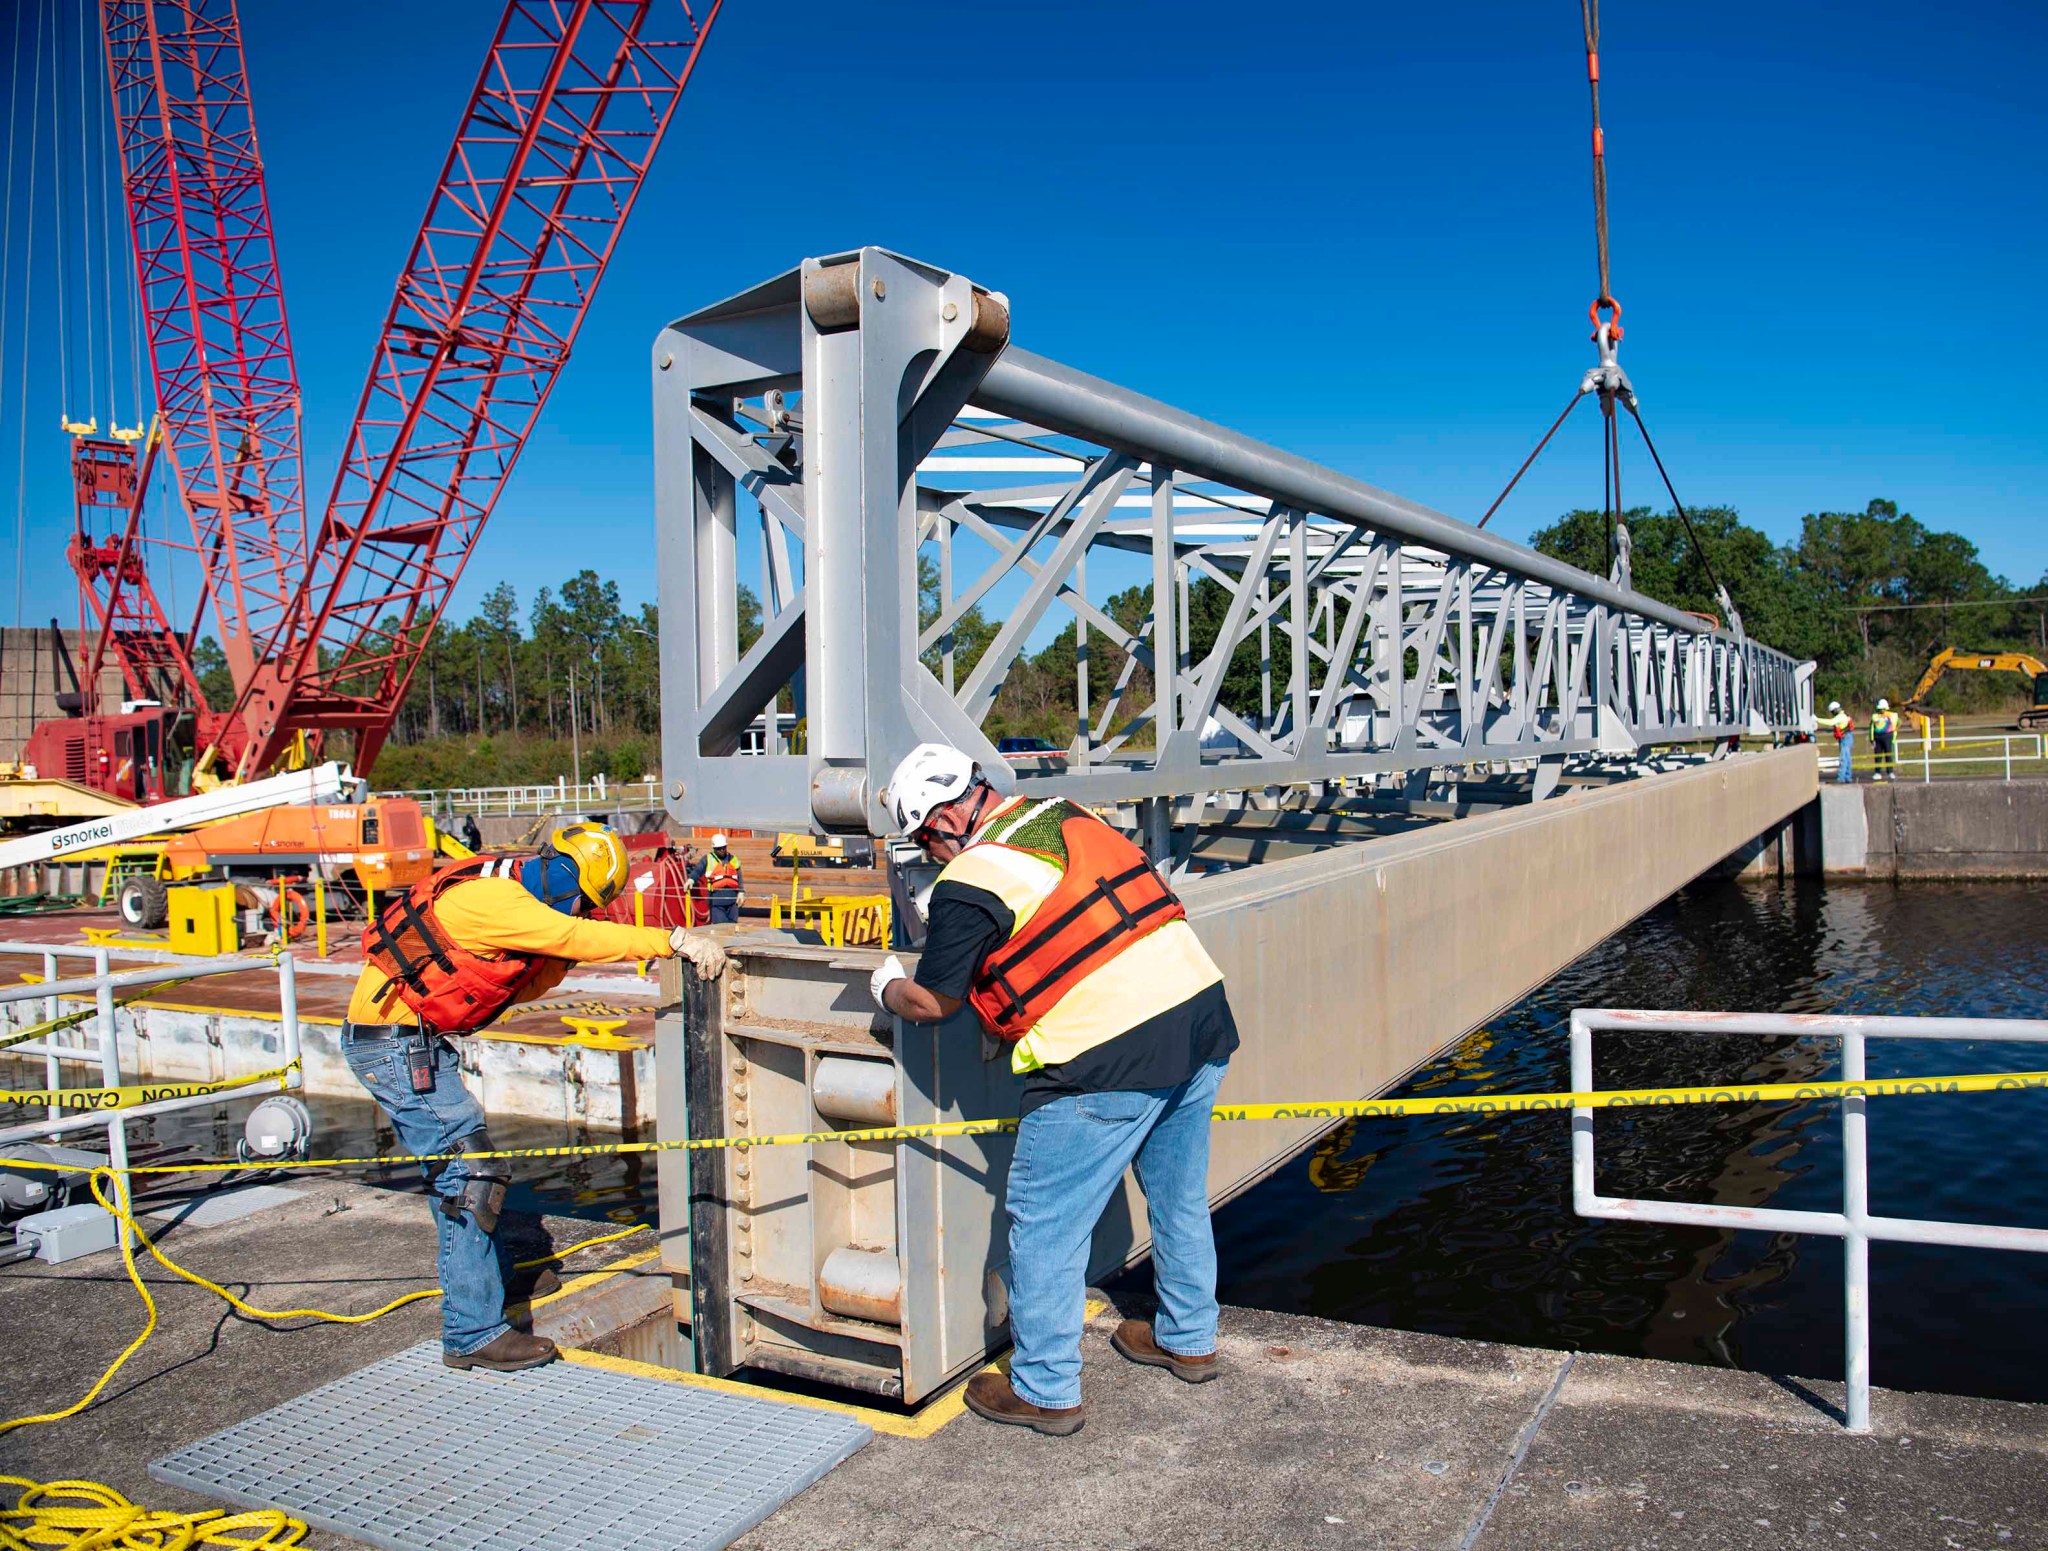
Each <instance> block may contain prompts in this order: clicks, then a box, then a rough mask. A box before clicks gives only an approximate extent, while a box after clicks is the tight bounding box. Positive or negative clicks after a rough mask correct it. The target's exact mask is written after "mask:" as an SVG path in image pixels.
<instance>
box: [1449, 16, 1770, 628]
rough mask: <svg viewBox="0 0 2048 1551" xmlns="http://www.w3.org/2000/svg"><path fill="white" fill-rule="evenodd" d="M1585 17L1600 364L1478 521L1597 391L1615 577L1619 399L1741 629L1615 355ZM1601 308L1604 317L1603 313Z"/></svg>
mask: <svg viewBox="0 0 2048 1551" xmlns="http://www.w3.org/2000/svg"><path fill="white" fill-rule="evenodd" d="M1579 20H1580V24H1581V30H1582V33H1583V36H1584V38H1585V45H1586V91H1587V97H1588V101H1589V103H1590V105H1591V109H1592V118H1593V249H1594V259H1595V263H1596V266H1597V268H1598V271H1599V282H1600V289H1599V292H1598V294H1597V295H1596V296H1595V297H1594V298H1593V304H1592V305H1591V306H1590V307H1589V308H1587V309H1586V311H1587V316H1588V317H1589V318H1590V319H1591V320H1592V324H1593V342H1594V344H1595V345H1597V346H1598V347H1599V351H1600V364H1599V365H1598V366H1596V367H1595V368H1594V369H1593V370H1592V371H1590V372H1588V373H1587V374H1586V376H1585V377H1584V379H1583V380H1581V382H1580V383H1579V388H1578V391H1577V392H1576V393H1574V394H1573V395H1572V397H1571V400H1570V402H1569V403H1567V404H1566V405H1565V406H1564V408H1563V409H1562V410H1560V411H1559V412H1558V416H1557V418H1556V419H1555V420H1553V421H1552V422H1551V423H1550V429H1549V430H1547V431H1545V432H1544V433H1543V437H1542V439H1541V440H1540V441H1538V442H1537V443H1536V446H1535V449H1534V450H1533V451H1532V452H1530V454H1529V456H1528V457H1526V458H1524V459H1523V460H1522V462H1521V466H1520V467H1519V468H1517V469H1516V470H1515V472H1514V475H1513V477H1512V478H1510V479H1509V480H1508V482H1507V484H1506V485H1505V486H1504V487H1503V488H1502V490H1501V493H1500V494H1499V495H1497V496H1495V497H1494V499H1493V504H1492V505H1491V506H1489V507H1487V509H1486V512H1485V515H1484V516H1482V517H1481V518H1480V519H1479V521H1478V523H1477V526H1479V527H1481V528H1483V527H1485V526H1486V524H1487V522H1488V521H1489V520H1490V519H1491V518H1492V517H1493V514H1494V513H1495V512H1497V511H1499V510H1500V508H1501V504H1502V503H1503V502H1504V501H1506V500H1507V498H1508V496H1509V495H1510V494H1512V493H1513V491H1514V489H1515V487H1516V486H1517V485H1519V484H1520V483H1521V482H1522V476H1523V475H1524V474H1526V473H1528V472H1529V469H1530V467H1531V465H1533V464H1534V463H1535V462H1536V460H1537V458H1539V457H1541V456H1542V454H1543V449H1544V448H1546V447H1548V446H1549V445H1550V441H1551V438H1552V437H1554V436H1556V435H1557V433H1558V431H1559V429H1560V428H1561V427H1562V426H1563V425H1564V423H1565V421H1566V420H1568V419H1569V418H1570V417H1571V412H1572V411H1573V410H1574V409H1576V408H1577V407H1578V405H1579V401H1580V400H1581V399H1583V398H1584V397H1585V396H1586V395H1587V394H1588V393H1597V394H1598V396H1599V399H1600V410H1601V417H1602V426H1601V437H1600V442H1601V464H1602V475H1601V505H1602V508H1603V510H1602V513H1601V515H1602V518H1603V529H1604V531H1605V534H1606V539H1607V567H1608V573H1609V575H1610V576H1613V575H1615V574H1616V573H1615V569H1614V563H1615V558H1616V550H1617V548H1619V549H1620V550H1621V552H1622V553H1623V555H1624V556H1625V555H1626V552H1627V538H1626V534H1627V525H1626V520H1625V517H1624V513H1625V512H1626V510H1627V508H1626V507H1624V506H1623V505H1622V498H1621V433H1620V422H1619V417H1618V416H1616V414H1615V413H1614V406H1615V402H1616V401H1617V400H1619V401H1620V403H1621V406H1622V407H1623V408H1624V409H1626V410H1627V411H1628V413H1629V418H1630V419H1631V420H1633V421H1634V422H1635V427H1636V430H1637V431H1638V432H1639V433H1641V435H1642V438H1643V446H1644V447H1645V448H1647V449H1648V451H1649V454H1650V460H1651V462H1653V463H1654V464H1656V466H1657V476H1658V478H1659V479H1661V480H1662V481H1663V482H1664V489H1665V492H1666V493H1667V494H1668V495H1669V496H1670V497H1671V506H1672V510H1673V511H1674V512H1676V513H1677V514H1678V520H1679V522H1680V523H1681V524H1682V525H1683V527H1684V528H1685V534H1686V538H1687V539H1688V540H1689V541H1690V542H1691V544H1692V547H1693V552H1694V553H1695V554H1697V555H1698V556H1699V560H1700V567H1701V569H1703V570H1704V571H1705V572H1706V573H1707V581H1708V582H1709V583H1710V584H1711V585H1712V587H1713V589H1714V594H1715V596H1716V598H1717V599H1718V600H1719V601H1720V603H1721V606H1722V608H1723V609H1725V610H1726V611H1727V612H1728V614H1729V616H1730V618H1731V620H1732V621H1733V622H1734V623H1736V624H1737V625H1738V626H1739V624H1740V620H1739V618H1737V617H1736V616H1735V607H1734V603H1733V602H1732V600H1730V598H1729V596H1728V589H1727V588H1726V587H1725V586H1723V585H1722V582H1721V578H1720V576H1719V575H1718V574H1716V572H1715V570H1714V562H1713V560H1712V558H1711V557H1710V556H1709V555H1708V553H1707V547H1706V545H1705V544H1704V543H1703V542H1702V541H1701V539H1700V535H1699V530H1698V529H1697V528H1696V527H1695V526H1694V525H1693V520H1692V514H1691V513H1690V512H1688V511H1687V510H1686V508H1685V503H1684V502H1683V501H1681V500H1679V498H1678V491H1677V489H1676V487H1675V486H1674V485H1673V484H1672V482H1671V475H1670V473H1669V472H1668V471H1667V470H1666V469H1665V467H1664V459H1663V458H1662V457H1661V456H1660V455H1659V453H1658V451H1657V444H1656V442H1655V441H1653V440H1652V439H1651V437H1650V428H1649V426H1647V425H1646V424H1644V422H1643V416H1642V410H1641V407H1640V406H1639V405H1638V404H1637V402H1636V395H1635V390H1634V388H1633V387H1632V386H1631V385H1630V383H1629V380H1628V377H1627V375H1626V374H1625V373H1624V372H1623V371H1622V370H1621V367H1620V365H1619V364H1618V363H1617V362H1616V360H1615V350H1616V346H1618V345H1619V344H1620V342H1621V336H1622V327H1621V303H1620V302H1618V301H1616V300H1615V299H1614V288H1613V279H1612V266H1611V264H1610V261H1609V255H1608V241H1607V137H1606V134H1605V132H1604V131H1603V130H1602V128H1601V124H1600V0H1579ZM1603 313H1604V314H1606V316H1604V317H1603V316H1602V314H1603Z"/></svg>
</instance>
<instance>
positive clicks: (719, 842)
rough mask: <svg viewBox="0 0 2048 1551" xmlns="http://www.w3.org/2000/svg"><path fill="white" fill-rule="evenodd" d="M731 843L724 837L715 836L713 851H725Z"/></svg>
mask: <svg viewBox="0 0 2048 1551" xmlns="http://www.w3.org/2000/svg"><path fill="white" fill-rule="evenodd" d="M731 843H732V842H731V841H729V840H727V839H726V838H725V836H723V835H713V836H712V837H711V849H712V850H714V851H723V850H724V849H725V848H726V847H727V846H728V845H730V844H731Z"/></svg>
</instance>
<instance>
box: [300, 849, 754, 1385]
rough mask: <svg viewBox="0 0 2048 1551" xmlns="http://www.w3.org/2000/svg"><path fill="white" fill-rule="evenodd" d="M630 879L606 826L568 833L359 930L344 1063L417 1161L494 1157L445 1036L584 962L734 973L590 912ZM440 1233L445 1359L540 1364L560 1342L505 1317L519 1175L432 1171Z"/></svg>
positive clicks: (486, 1020) (665, 934)
mask: <svg viewBox="0 0 2048 1551" xmlns="http://www.w3.org/2000/svg"><path fill="white" fill-rule="evenodd" d="M625 884H626V848H625V846H624V845H623V844H621V842H620V840H619V837H618V836H617V835H616V834H614V833H613V832H612V831H611V830H610V829H609V828H607V827H606V826H605V825H603V824H571V825H569V826H568V827H567V828H565V829H563V830H561V831H559V832H558V833H557V834H556V835H555V837H554V839H553V840H552V841H550V842H549V843H548V844H547V845H546V846H544V847H543V848H542V849H541V851H540V853H539V854H538V855H536V856H531V857H518V856H479V857H475V858H472V859H471V860H469V861H465V862H458V863H456V864H455V865H454V866H452V867H443V868H442V869H440V870H439V871H438V872H436V873H435V874H434V875H433V876H432V877H429V878H426V879H424V880H422V881H421V882H419V883H416V884H414V885H413V887H412V888H411V889H409V890H407V891H406V892H405V893H403V894H401V895H399V896H398V897H397V898H396V899H394V900H392V901H391V902H390V903H389V904H388V905H386V906H385V907H384V909H383V910H382V911H381V912H379V914H378V916H377V919H376V920H375V921H373V922H371V923H370V926H369V929H368V930H367V931H365V932H364V933H363V953H364V957H365V959H366V960H367V962H366V963H365V964H364V966H363V972H362V975H361V976H360V978H358V979H357V981H356V987H355V992H354V994H353V995H352V996H351V997H350V998H349V1004H348V1018H347V1021H346V1022H344V1023H343V1024H342V1028H341V1042H342V1055H343V1056H344V1057H345V1058H346V1060H347V1061H348V1064H349V1069H350V1070H351V1071H353V1072H354V1073H355V1074H356V1078H357V1080H358V1081H360V1082H361V1083H362V1085H363V1086H364V1087H365V1088H367V1089H369V1091H370V1096H371V1097H372V1098H374V1099H375V1100H376V1101H377V1103H378V1104H379V1105H380V1106H381V1107H382V1108H383V1110H384V1113H385V1114H386V1115H388V1116H390V1117H391V1124H392V1126H393V1128H394V1129H395V1130H396V1131H397V1132H398V1142H399V1145H400V1146H401V1147H403V1148H404V1149H405V1150H406V1151H407V1152H408V1153H420V1154H429V1153H454V1152H489V1151H491V1138H490V1133H489V1132H488V1131H487V1130H485V1128H484V1112H483V1106H482V1105H480V1104H478V1103H477V1101H476V1099H475V1098H474V1097H473V1096H472V1095H471V1094H470V1092H469V1090H468V1089H467V1088H465V1087H463V1085H462V1074H461V1065H460V1063H459V1061H458V1060H457V1058H456V1054H455V1047H454V1046H453V1045H451V1044H450V1043H449V1039H450V1037H451V1036H460V1035H464V1034H474V1033H476V1032H477V1031H478V1030H479V1029H483V1028H486V1027H488V1026H489V1025H490V1024H491V1023H492V1022H493V1021H494V1020H496V1019H497V1018H498V1017H499V1016H500V1015H502V1014H503V1013H504V1012H505V1011H506V1009H507V1008H510V1007H512V1006H514V1005H515V1004H517V1003H519V1002H525V1001H532V1000H533V999H535V998H536V997H539V996H542V995H545V994H546V993H547V992H548V991H550V990H552V989H553V988H554V987H555V986H556V985H558V984H559V983H560V982H561V979H562V977H563V976H564V975H565V974H567V973H568V971H569V967H570V965H572V964H577V963H585V964H589V963H601V964H618V963H624V962H627V961H629V960H634V959H652V958H668V957H671V956H680V957H682V958H685V959H688V960H689V961H690V962H691V963H692V964H693V965H694V966H695V967H696V969H697V972H698V973H699V974H701V975H704V976H706V977H707V978H709V977H713V976H716V975H718V974H720V973H721V972H722V971H723V970H724V968H725V952H724V950H723V949H721V948H720V947H719V946H718V944H717V943H715V942H713V941H712V940H711V939H710V938H708V937H703V936H699V935H695V934H691V933H687V932H685V931H684V930H683V928H681V927H677V928H675V929H674V930H673V931H668V930H664V929H663V928H661V927H652V926H626V925H623V924H620V923H618V922H613V921H592V920H587V919H585V917H586V916H587V915H588V914H589V912H591V911H592V910H602V909H603V908H604V907H605V906H607V905H609V904H610V903H611V902H612V901H613V900H615V899H617V898H618V896H619V892H620V891H621V890H622V889H623V888H624V887H625ZM421 1168H422V1172H423V1173H424V1174H425V1176H426V1179H427V1185H428V1188H429V1189H430V1190H431V1191H432V1192H433V1194H434V1196H435V1198H436V1199H435V1203H434V1204H435V1207H436V1210H435V1213H434V1226H435V1229H436V1231H437V1233H438V1234H439V1236H440V1254H439V1267H440V1274H441V1290H442V1299H441V1360H442V1361H443V1362H445V1363H447V1365H448V1366H449V1367H451V1368H489V1369H495V1370H497V1371H500V1372H509V1371H511V1370H513V1369H518V1368H532V1367H537V1366H539V1365H540V1364H541V1363H544V1362H548V1361H550V1360H552V1359H553V1357H554V1356H555V1344H554V1342H552V1341H549V1340H546V1339H544V1338H542V1337H538V1336H533V1335H529V1334H527V1333H526V1332H524V1331H519V1330H514V1329H513V1328H512V1327H511V1326H509V1325H508V1324H506V1323H505V1315H504V1309H505V1276H504V1267H503V1266H502V1264H501V1263H500V1257H499V1253H498V1246H497V1243H496V1241H495V1239H494V1238H493V1233H494V1231H495V1230H496V1228H497V1225H498V1211H499V1208H500V1207H502V1206H503V1204H504V1201H505V1187H506V1185H507V1184H509V1183H510V1181H511V1177H512V1171H511V1169H510V1168H508V1167H507V1166H506V1163H505V1160H503V1159H502V1158H480V1159H455V1160H453V1161H450V1162H448V1163H445V1164H424V1165H422V1166H421Z"/></svg>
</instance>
